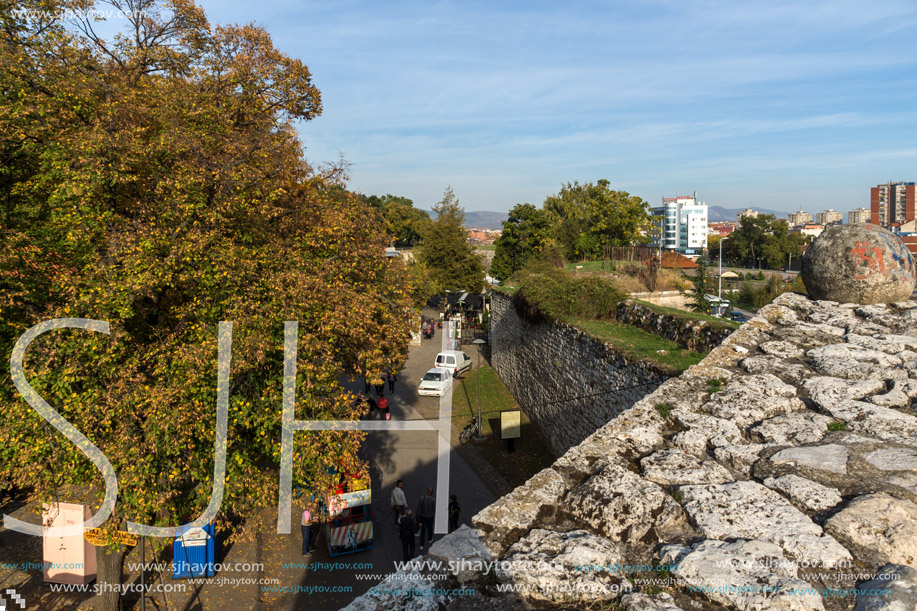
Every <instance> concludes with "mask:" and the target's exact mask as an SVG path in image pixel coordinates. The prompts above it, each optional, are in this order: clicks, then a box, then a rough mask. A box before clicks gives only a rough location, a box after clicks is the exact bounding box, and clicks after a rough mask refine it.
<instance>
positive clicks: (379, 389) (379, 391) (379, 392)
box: [376, 375, 385, 397]
mask: <svg viewBox="0 0 917 611" xmlns="http://www.w3.org/2000/svg"><path fill="white" fill-rule="evenodd" d="M379 379H380V380H381V382H380V383H379V384H376V395H378V396H379V397H382V396H384V395H385V378H384V377H383V376H382V375H380V376H379Z"/></svg>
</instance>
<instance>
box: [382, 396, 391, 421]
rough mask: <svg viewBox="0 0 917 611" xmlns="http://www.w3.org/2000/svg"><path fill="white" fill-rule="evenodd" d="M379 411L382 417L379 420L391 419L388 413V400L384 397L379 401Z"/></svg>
mask: <svg viewBox="0 0 917 611" xmlns="http://www.w3.org/2000/svg"><path fill="white" fill-rule="evenodd" d="M379 411H380V412H381V413H382V416H381V417H380V418H379V420H391V419H392V415H391V413H389V411H388V399H386V398H385V397H382V398H381V399H379Z"/></svg>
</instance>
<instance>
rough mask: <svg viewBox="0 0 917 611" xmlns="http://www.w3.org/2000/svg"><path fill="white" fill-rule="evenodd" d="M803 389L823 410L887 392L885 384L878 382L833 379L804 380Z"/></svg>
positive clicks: (816, 378) (880, 380) (878, 380)
mask: <svg viewBox="0 0 917 611" xmlns="http://www.w3.org/2000/svg"><path fill="white" fill-rule="evenodd" d="M802 387H803V388H804V389H805V390H806V392H808V393H809V396H810V397H812V400H813V401H815V402H816V403H818V404H819V405H820V406H821V407H822V408H823V409H826V410H827V409H830V408H831V406H833V405H834V404H835V403H839V402H841V401H846V400H848V399H850V400H859V399H862V398H864V397H868V396H870V395H874V394H876V393H879V392H882V391H884V390H885V382H883V381H882V379H877V380H839V379H837V378H831V377H827V376H825V377H821V376H820V377H815V378H809V379H808V380H803V382H802Z"/></svg>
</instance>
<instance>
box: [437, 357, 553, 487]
mask: <svg viewBox="0 0 917 611" xmlns="http://www.w3.org/2000/svg"><path fill="white" fill-rule="evenodd" d="M456 381H457V382H458V386H456V387H455V388H454V389H453V391H452V413H453V426H452V430H453V431H455V432H456V435H455V436H456V438H457V437H458V433H459V432H461V430H462V429H463V428H464V427H465V425H466V424H468V422H470V421H471V418H472V415H473V414H477V413H478V370H477V369H472V370H471V371H470V372H468V373H466V374H465V376H464V377H463V378H461V379H458V380H456ZM516 409H519V406H518V405H517V404H516V401H515V400H514V399H513V397H512V395H510V394H509V391H508V390H506V387H505V386H504V385H503V382H501V381H500V378H498V377H497V374H496V372H494V370H493V368H492V367H490V366H489V365H486V364H482V366H481V415H482V417H483V419H484V422H483V429H484V436H485V437H486V438H487V439H486V440H485V441H481V442H476V441H474V440H472V441H469V442H468V445H469V446H472V445H473V449H474V450H475V451H477V452H478V453H480V454H481V455H482V456H483V457H484V458H486V459H487V461H488V462H489V463H490V464H491V465H493V466H494V468H495V469H496V470H497V471H499V472H500V475H502V476H503V477H504V478H506V481H508V482H509V483H510V485H512V486H513V487H515V486H519V485H521V484H523V483H525V482H526V481H527V480H528V479H529V478H530V477H532V476H533V475H535V474H536V473H538V472H539V471H541V470H542V469H544V468H546V467H549V466H551V464H552V463H553V462H554V456H553V455H552V454H551V451H550V450H549V449H548V446H547V444H546V443H545V442H544V441H543V440H542V438H541V434H540V433H539V431H538V428H537V427H536V426H535V425H534V424H532V423H531V422H530V421H529V419H528V418H527V417H526V415H525V412H523V413H522V430H521V434H522V436H521V437H520V438H519V439H517V440H516V442H515V445H516V449H515V451H514V452H512V453H509V452H507V451H506V441H503V440H501V439H500V412H501V411H505V410H516Z"/></svg>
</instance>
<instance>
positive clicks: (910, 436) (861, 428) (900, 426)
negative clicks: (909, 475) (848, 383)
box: [823, 401, 917, 446]
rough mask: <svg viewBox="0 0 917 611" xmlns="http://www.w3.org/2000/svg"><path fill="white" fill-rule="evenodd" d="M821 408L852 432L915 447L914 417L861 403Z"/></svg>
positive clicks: (841, 403)
mask: <svg viewBox="0 0 917 611" xmlns="http://www.w3.org/2000/svg"><path fill="white" fill-rule="evenodd" d="M823 407H824V408H825V410H826V411H827V412H828V413H830V414H831V415H832V416H834V417H835V418H837V419H838V420H843V421H844V422H846V423H848V425H849V426H850V428H851V429H852V430H854V431H858V432H862V433H867V434H869V435H872V436H873V437H878V438H879V439H883V440H885V441H894V442H898V443H904V444H907V445H913V446H917V418H915V417H914V416H911V415H908V414H903V413H901V412H898V411H895V410H893V409H890V408H888V407H879V406H878V405H872V404H871V403H864V402H862V401H841V402H839V403H835V404H829V405H824V406H823Z"/></svg>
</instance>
